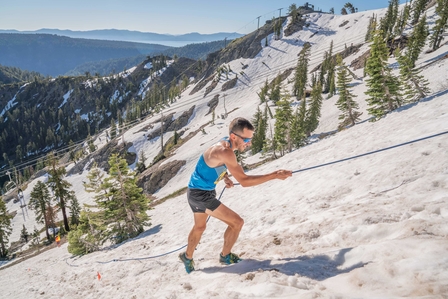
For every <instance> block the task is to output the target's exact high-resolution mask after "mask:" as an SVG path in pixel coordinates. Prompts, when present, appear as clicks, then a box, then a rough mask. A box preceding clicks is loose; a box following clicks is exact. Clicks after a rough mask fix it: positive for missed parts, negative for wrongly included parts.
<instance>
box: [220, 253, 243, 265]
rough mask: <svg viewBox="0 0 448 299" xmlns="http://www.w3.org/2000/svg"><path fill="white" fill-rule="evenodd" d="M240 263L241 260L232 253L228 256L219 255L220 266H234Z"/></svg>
mask: <svg viewBox="0 0 448 299" xmlns="http://www.w3.org/2000/svg"><path fill="white" fill-rule="evenodd" d="M241 261H242V259H240V257H239V256H237V255H236V254H234V253H229V254H228V255H226V256H222V254H221V253H220V254H219V262H220V263H221V264H226V265H230V264H236V263H239V262H241Z"/></svg>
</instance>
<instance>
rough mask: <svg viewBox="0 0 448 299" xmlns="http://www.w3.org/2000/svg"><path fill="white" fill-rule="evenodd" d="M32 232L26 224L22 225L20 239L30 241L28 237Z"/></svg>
mask: <svg viewBox="0 0 448 299" xmlns="http://www.w3.org/2000/svg"><path fill="white" fill-rule="evenodd" d="M29 236H30V234H29V233H28V230H27V229H26V227H25V224H23V226H22V230H21V231H20V240H22V241H23V242H25V243H28V237H29Z"/></svg>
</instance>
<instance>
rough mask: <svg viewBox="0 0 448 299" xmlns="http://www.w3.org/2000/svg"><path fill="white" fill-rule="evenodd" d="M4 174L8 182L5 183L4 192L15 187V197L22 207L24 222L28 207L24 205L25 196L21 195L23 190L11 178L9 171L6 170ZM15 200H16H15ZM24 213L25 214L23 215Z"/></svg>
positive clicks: (8, 191) (10, 190)
mask: <svg viewBox="0 0 448 299" xmlns="http://www.w3.org/2000/svg"><path fill="white" fill-rule="evenodd" d="M6 174H7V175H8V177H9V182H8V183H6V187H5V189H6V193H10V192H12V191H13V190H14V189H17V199H18V200H19V203H20V208H21V209H22V215H23V221H24V222H26V217H29V216H28V208H27V207H26V202H25V196H24V195H23V191H22V189H21V188H19V187H18V185H17V183H16V182H14V181H13V180H12V179H11V172H9V171H7V172H6ZM15 202H16V201H15ZM25 214H26V216H25Z"/></svg>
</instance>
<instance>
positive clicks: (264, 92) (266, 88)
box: [258, 79, 269, 103]
mask: <svg viewBox="0 0 448 299" xmlns="http://www.w3.org/2000/svg"><path fill="white" fill-rule="evenodd" d="M268 91H269V84H268V79H266V81H265V82H264V85H263V87H262V88H261V90H260V92H259V93H258V97H259V98H260V101H261V103H264V102H266V99H267V96H268Z"/></svg>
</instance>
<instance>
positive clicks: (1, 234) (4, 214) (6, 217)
mask: <svg viewBox="0 0 448 299" xmlns="http://www.w3.org/2000/svg"><path fill="white" fill-rule="evenodd" d="M12 218H13V216H12V215H10V214H9V213H8V211H7V210H6V204H5V202H4V201H3V199H2V198H1V197H0V257H1V258H4V257H6V256H7V255H8V249H7V246H8V243H9V236H10V235H11V233H12V226H11V219H12Z"/></svg>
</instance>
